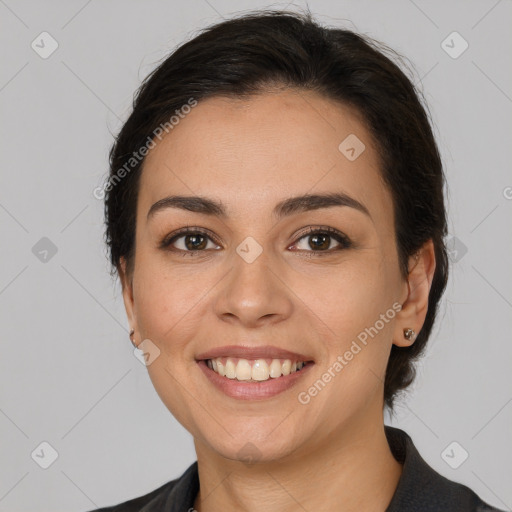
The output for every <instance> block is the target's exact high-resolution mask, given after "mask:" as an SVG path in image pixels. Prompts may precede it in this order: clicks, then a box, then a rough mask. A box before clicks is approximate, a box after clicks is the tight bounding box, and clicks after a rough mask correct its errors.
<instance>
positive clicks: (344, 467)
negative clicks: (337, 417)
mask: <svg viewBox="0 0 512 512" xmlns="http://www.w3.org/2000/svg"><path fill="white" fill-rule="evenodd" d="M381 419H382V418H381ZM312 444H313V443H312ZM195 445H196V452H197V459H198V471H199V481H200V486H201V489H200V492H199V494H198V496H197V498H196V500H195V503H194V508H195V510H196V511H197V512H213V511H216V510H237V509H241V510H246V511H247V512H259V511H260V510H261V509H262V508H264V509H265V510H266V511H268V512H274V511H275V512H277V511H279V512H287V511H292V510H297V507H298V506H299V507H300V508H303V509H304V510H340V511H343V512H346V511H355V510H358V511H359V510H375V511H382V512H384V511H385V510H386V508H387V506H388V505H389V503H390V501H391V499H392V497H393V494H394V492H395V490H396V487H397V485H398V481H399V479H400V475H401V473H402V465H401V464H400V463H398V462H397V461H396V460H395V458H394V457H393V454H392V453H391V450H390V448H389V444H388V442H387V438H386V434H385V431H384V423H383V420H382V421H380V422H378V423H375V422H374V423H370V424H367V426H366V427H365V428H361V426H360V425H358V426H357V428H356V427H353V428H350V427H346V426H345V427H344V429H343V432H340V431H333V432H332V434H331V435H330V436H329V437H327V438H324V439H323V440H322V442H321V444H318V443H315V444H314V449H307V448H305V449H301V450H297V451H295V452H293V453H292V454H291V455H289V456H287V457H286V458H285V459H283V458H282V459H279V460H275V461H268V462H267V461H266V462H262V463H256V464H251V465H249V464H246V463H243V462H240V461H234V460H230V459H226V458H224V457H221V456H219V455H218V454H215V455H213V454H212V450H211V448H209V447H206V446H205V445H204V444H201V443H200V442H199V441H198V440H197V439H196V440H195ZM319 490H321V492H319Z"/></svg>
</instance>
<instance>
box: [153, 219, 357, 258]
mask: <svg viewBox="0 0 512 512" xmlns="http://www.w3.org/2000/svg"><path fill="white" fill-rule="evenodd" d="M318 234H322V235H329V236H330V237H331V238H334V239H335V240H336V241H337V242H338V243H339V244H341V247H338V248H335V249H328V250H325V251H314V250H311V251H304V252H306V253H310V254H309V255H307V256H306V257H309V258H312V257H317V256H324V255H330V254H332V253H333V252H335V251H340V250H342V249H349V248H351V247H352V242H351V241H350V239H349V238H348V237H347V236H346V235H344V234H343V233H341V232H340V231H338V230H337V229H334V228H331V227H328V226H325V227H317V228H313V227H309V228H308V230H307V231H306V232H303V233H301V234H299V235H298V238H297V239H296V241H295V242H294V243H293V244H292V245H293V246H295V245H296V243H297V242H299V241H300V240H302V239H303V238H307V237H308V236H313V235H318ZM185 235H203V236H205V237H207V238H209V239H210V240H211V241H212V242H214V243H215V244H217V245H220V243H219V241H218V240H217V239H216V237H214V236H213V235H212V234H211V233H209V232H208V231H206V230H204V229H202V228H198V227H192V226H187V227H185V228H183V229H180V230H179V231H177V232H176V233H172V234H171V235H170V236H167V237H166V238H164V239H163V240H162V242H161V243H160V245H159V247H160V249H164V250H168V251H172V252H178V253H182V256H184V257H186V256H195V255H197V253H199V252H205V251H206V249H202V250H196V251H190V250H183V249H176V248H171V245H172V244H173V243H174V242H176V240H178V239H180V238H182V237H183V236H185ZM300 251H302V249H301V250H300Z"/></svg>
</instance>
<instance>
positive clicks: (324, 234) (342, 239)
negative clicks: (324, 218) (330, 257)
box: [293, 228, 352, 256]
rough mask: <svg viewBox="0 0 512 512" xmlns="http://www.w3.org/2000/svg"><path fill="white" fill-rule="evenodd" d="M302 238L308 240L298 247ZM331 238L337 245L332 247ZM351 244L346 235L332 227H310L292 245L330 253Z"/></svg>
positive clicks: (300, 248) (299, 248)
mask: <svg viewBox="0 0 512 512" xmlns="http://www.w3.org/2000/svg"><path fill="white" fill-rule="evenodd" d="M303 239H305V240H308V241H307V244H303V247H300V246H299V243H300V241H301V240H303ZM333 240H334V241H335V242H337V243H338V247H335V248H332V246H331V244H332V242H333ZM351 245H352V244H351V242H350V240H349V239H348V237H347V236H345V235H344V234H343V233H341V232H339V231H338V230H336V229H334V228H322V229H319V228H310V230H309V231H308V232H306V234H303V235H302V236H301V237H300V238H299V239H298V242H295V244H294V245H293V247H296V248H298V250H300V251H303V250H304V251H306V252H313V253H325V252H328V253H331V252H333V251H337V250H341V249H347V248H349V247H351ZM308 248H309V249H312V251H310V250H308ZM320 255H321V254H318V256H320Z"/></svg>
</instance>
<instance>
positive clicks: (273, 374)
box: [202, 357, 314, 382]
mask: <svg viewBox="0 0 512 512" xmlns="http://www.w3.org/2000/svg"><path fill="white" fill-rule="evenodd" d="M202 361H204V363H205V364H206V366H208V368H210V370H212V371H214V372H215V373H217V374H218V375H220V376H222V377H225V378H227V379H231V380H237V381H242V382H264V381H267V380H271V379H278V378H280V377H284V376H286V375H290V374H292V373H297V372H300V371H301V370H302V369H303V368H304V366H306V365H312V364H314V363H313V361H302V360H298V359H297V360H292V359H270V358H267V359H263V358H260V359H244V358H239V357H216V358H213V359H204V360H202Z"/></svg>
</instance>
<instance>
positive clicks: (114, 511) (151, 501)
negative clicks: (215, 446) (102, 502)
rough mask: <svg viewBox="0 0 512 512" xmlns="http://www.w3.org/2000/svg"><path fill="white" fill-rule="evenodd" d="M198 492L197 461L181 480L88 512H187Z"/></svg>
mask: <svg viewBox="0 0 512 512" xmlns="http://www.w3.org/2000/svg"><path fill="white" fill-rule="evenodd" d="M198 490H199V478H198V472H197V461H196V462H194V463H193V464H192V465H191V466H189V467H188V469H187V470H186V471H185V472H184V473H183V474H182V475H181V476H180V477H179V478H175V479H174V480H170V481H169V482H167V483H165V484H163V485H161V486H160V487H158V488H156V489H154V490H153V491H151V492H148V493H147V494H144V495H142V496H138V497H137V498H133V499H130V500H128V501H124V502H122V503H118V504H116V505H111V506H107V507H103V508H99V509H94V511H93V510H90V511H88V512H157V511H159V512H160V511H161V510H166V511H167V510H169V511H170V510H174V509H176V510H180V511H184V512H186V511H187V510H188V509H189V508H190V507H191V506H193V503H194V499H195V497H196V495H197V492H198ZM191 504H192V505H191Z"/></svg>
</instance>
